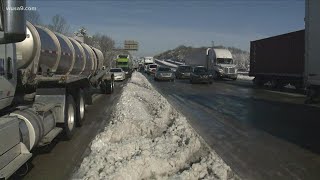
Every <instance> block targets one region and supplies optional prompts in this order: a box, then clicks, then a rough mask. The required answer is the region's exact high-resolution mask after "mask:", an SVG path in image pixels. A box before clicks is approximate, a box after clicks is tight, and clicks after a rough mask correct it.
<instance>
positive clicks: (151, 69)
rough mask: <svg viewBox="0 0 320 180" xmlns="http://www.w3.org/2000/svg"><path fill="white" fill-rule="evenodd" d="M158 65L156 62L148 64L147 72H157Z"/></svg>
mask: <svg viewBox="0 0 320 180" xmlns="http://www.w3.org/2000/svg"><path fill="white" fill-rule="evenodd" d="M157 67H158V65H156V64H149V65H148V66H147V74H149V75H150V74H155V72H156V70H157Z"/></svg>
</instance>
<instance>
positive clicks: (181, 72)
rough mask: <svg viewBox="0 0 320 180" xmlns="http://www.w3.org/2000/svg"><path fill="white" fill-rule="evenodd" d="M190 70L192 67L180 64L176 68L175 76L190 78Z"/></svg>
mask: <svg viewBox="0 0 320 180" xmlns="http://www.w3.org/2000/svg"><path fill="white" fill-rule="evenodd" d="M191 72H192V67H191V66H188V65H181V66H179V67H178V69H177V70H176V78H177V79H184V78H186V79H188V78H190V74H191Z"/></svg>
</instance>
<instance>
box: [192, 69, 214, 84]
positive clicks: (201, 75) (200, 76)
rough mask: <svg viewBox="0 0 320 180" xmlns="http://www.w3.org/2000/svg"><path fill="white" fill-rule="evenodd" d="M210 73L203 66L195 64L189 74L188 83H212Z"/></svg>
mask: <svg viewBox="0 0 320 180" xmlns="http://www.w3.org/2000/svg"><path fill="white" fill-rule="evenodd" d="M212 81H213V77H212V73H210V72H209V71H208V69H207V68H205V67H204V66H196V67H195V68H193V71H192V72H191V74H190V83H191V84H193V83H209V84H212Z"/></svg>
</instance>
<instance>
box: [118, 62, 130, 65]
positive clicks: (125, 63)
mask: <svg viewBox="0 0 320 180" xmlns="http://www.w3.org/2000/svg"><path fill="white" fill-rule="evenodd" d="M127 64H128V62H117V65H127Z"/></svg>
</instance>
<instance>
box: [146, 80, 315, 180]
mask: <svg viewBox="0 0 320 180" xmlns="http://www.w3.org/2000/svg"><path fill="white" fill-rule="evenodd" d="M147 77H148V79H149V80H150V82H151V83H152V84H153V85H154V86H155V87H156V89H157V90H158V91H159V92H160V93H161V94H163V95H164V96H165V97H166V98H167V99H168V101H169V102H170V103H171V104H172V105H173V106H174V107H175V108H177V109H178V110H179V111H180V112H181V113H183V114H184V115H185V116H186V117H187V118H188V121H189V123H190V124H191V125H192V126H193V128H194V129H195V130H196V131H197V132H198V133H199V134H200V135H201V136H202V137H203V139H204V140H205V141H206V142H207V143H208V144H209V145H210V146H211V147H212V148H213V149H214V150H215V151H216V152H217V153H218V154H219V155H220V156H221V157H222V158H223V159H224V160H225V162H226V163H227V164H228V165H230V166H231V168H232V169H233V170H234V171H235V172H236V173H237V174H238V175H239V176H240V177H241V178H243V179H255V180H256V179H317V180H319V179H320V140H319V137H320V108H319V107H314V106H307V105H304V104H303V101H304V98H305V97H304V96H303V95H301V94H297V93H288V92H277V91H271V90H265V89H256V88H254V87H253V86H252V84H251V82H250V81H244V80H237V81H218V82H214V83H213V84H212V85H207V84H190V83H189V81H188V80H176V81H175V82H155V81H154V80H153V77H151V76H147Z"/></svg>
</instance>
